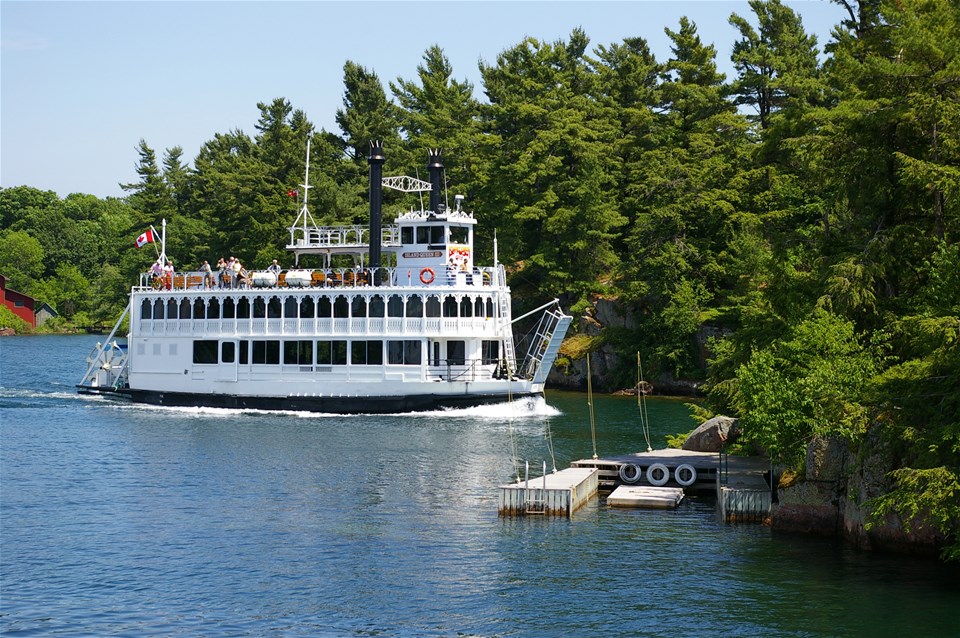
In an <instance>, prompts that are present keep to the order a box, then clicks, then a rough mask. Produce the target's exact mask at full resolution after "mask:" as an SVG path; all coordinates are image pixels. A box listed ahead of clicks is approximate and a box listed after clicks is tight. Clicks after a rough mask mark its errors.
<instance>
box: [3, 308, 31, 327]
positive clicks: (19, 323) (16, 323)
mask: <svg viewBox="0 0 960 638" xmlns="http://www.w3.org/2000/svg"><path fill="white" fill-rule="evenodd" d="M0 328H13V329H14V330H15V331H16V333H17V334H26V333H30V332H33V330H32V329H31V328H30V325H29V324H28V323H27V322H26V321H24V320H23V319H21V318H20V317H18V316H17V315H15V314H13V311H12V310H10V309H9V308H7V306H6V305H3V304H0Z"/></svg>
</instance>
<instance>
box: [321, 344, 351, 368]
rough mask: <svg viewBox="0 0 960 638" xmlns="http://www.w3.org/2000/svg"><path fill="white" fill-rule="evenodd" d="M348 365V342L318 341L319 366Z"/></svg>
mask: <svg viewBox="0 0 960 638" xmlns="http://www.w3.org/2000/svg"><path fill="white" fill-rule="evenodd" d="M346 363H347V342H346V341H318V342H317V365H337V366H342V365H346Z"/></svg>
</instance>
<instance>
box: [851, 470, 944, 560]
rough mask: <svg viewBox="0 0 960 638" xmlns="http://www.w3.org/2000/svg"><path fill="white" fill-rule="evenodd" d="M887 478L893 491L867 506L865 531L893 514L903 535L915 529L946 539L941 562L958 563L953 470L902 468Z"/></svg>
mask: <svg viewBox="0 0 960 638" xmlns="http://www.w3.org/2000/svg"><path fill="white" fill-rule="evenodd" d="M891 478H893V479H894V481H895V482H896V487H895V488H894V489H893V491H891V492H888V493H887V494H884V495H882V496H879V497H877V498H875V499H873V500H872V501H870V503H869V505H871V506H872V508H873V511H872V513H871V516H870V520H869V521H868V522H867V529H871V528H873V527H874V526H876V525H879V524H882V523H883V522H884V519H885V518H886V517H887V516H889V515H891V514H894V515H896V516H898V517H899V519H900V520H901V521H902V524H903V527H904V530H905V531H906V532H907V533H910V532H911V531H913V530H914V529H916V528H919V527H932V528H934V529H936V530H937V531H938V532H940V533H941V534H942V535H943V536H944V537H945V539H946V542H945V544H944V548H943V551H942V554H941V556H942V557H943V559H944V560H950V561H957V560H960V536H958V530H960V477H958V476H957V473H956V470H954V469H951V468H947V467H934V468H929V469H923V470H920V469H913V468H902V469H899V470H895V471H893V472H892V473H891Z"/></svg>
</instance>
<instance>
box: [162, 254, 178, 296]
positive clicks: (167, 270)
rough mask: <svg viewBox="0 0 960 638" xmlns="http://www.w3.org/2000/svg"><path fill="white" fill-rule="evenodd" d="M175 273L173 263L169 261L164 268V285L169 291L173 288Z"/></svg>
mask: <svg viewBox="0 0 960 638" xmlns="http://www.w3.org/2000/svg"><path fill="white" fill-rule="evenodd" d="M174 274H175V271H174V269H173V262H172V261H167V265H166V266H164V267H163V283H164V285H165V286H166V288H167V290H170V289H171V288H173V275H174Z"/></svg>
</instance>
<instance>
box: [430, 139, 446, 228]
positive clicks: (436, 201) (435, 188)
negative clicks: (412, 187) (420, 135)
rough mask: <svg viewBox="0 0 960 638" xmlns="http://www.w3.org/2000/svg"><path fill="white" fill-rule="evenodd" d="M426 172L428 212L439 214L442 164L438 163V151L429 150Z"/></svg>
mask: <svg viewBox="0 0 960 638" xmlns="http://www.w3.org/2000/svg"><path fill="white" fill-rule="evenodd" d="M427 170H428V171H430V210H432V211H433V212H435V213H439V212H440V188H441V186H442V184H443V163H442V162H441V161H440V149H439V148H437V149H430V159H428V160H427Z"/></svg>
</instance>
